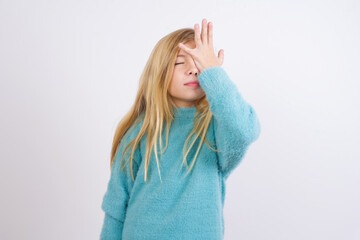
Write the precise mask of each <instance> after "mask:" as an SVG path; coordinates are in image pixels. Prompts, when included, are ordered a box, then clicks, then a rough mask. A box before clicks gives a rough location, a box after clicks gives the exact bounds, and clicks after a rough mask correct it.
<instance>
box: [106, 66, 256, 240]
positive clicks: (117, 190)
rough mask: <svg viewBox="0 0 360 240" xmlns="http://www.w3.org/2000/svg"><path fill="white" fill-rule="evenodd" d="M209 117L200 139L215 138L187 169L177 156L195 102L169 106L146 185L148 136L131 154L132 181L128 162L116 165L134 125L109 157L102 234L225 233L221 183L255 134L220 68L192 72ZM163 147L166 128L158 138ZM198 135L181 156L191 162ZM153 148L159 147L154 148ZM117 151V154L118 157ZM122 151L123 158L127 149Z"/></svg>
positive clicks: (130, 238)
mask: <svg viewBox="0 0 360 240" xmlns="http://www.w3.org/2000/svg"><path fill="white" fill-rule="evenodd" d="M198 81H199V84H200V87H201V88H202V89H203V91H204V92H205V94H206V98H207V100H208V102H209V104H210V111H211V112H212V114H213V117H212V120H211V122H210V125H209V128H208V131H207V134H206V138H207V139H208V140H209V143H210V144H212V143H215V147H214V145H212V147H213V148H215V149H217V150H220V152H215V151H213V150H211V149H210V148H209V147H208V146H207V145H206V143H205V142H203V146H202V147H201V150H200V151H199V153H198V156H197V159H196V161H195V164H194V166H193V168H192V170H191V172H190V173H189V174H188V175H187V176H186V177H184V176H185V173H186V172H187V171H188V169H187V167H186V165H185V164H184V165H183V167H182V168H181V169H180V166H181V164H182V161H183V154H182V149H183V146H184V143H185V140H186V138H187V136H188V135H189V133H190V131H191V130H192V128H193V126H194V125H193V118H194V115H195V113H196V108H195V107H189V108H181V107H179V108H178V109H176V108H174V114H175V115H174V116H175V119H174V121H173V122H172V124H171V128H170V132H169V142H168V146H167V149H166V151H165V152H164V153H162V154H160V153H159V154H158V159H159V168H160V173H161V180H160V176H159V172H158V166H157V163H156V159H155V154H154V150H153V151H152V154H151V159H150V163H149V168H148V182H147V183H145V182H144V164H145V160H144V159H145V158H144V156H145V151H146V143H147V137H146V136H147V135H146V134H145V135H144V137H143V139H141V141H140V145H139V146H138V148H137V149H136V151H135V153H134V158H133V159H134V160H133V173H134V178H135V182H133V181H132V179H131V174H130V170H129V164H128V163H127V164H126V167H125V170H124V171H125V173H126V174H124V173H123V172H122V170H121V169H119V164H120V160H121V156H122V151H123V150H124V148H125V147H126V145H127V143H128V142H129V141H130V140H132V139H133V138H134V137H135V136H136V135H137V133H138V132H139V130H140V128H141V126H142V121H141V122H140V123H138V124H137V125H136V126H135V128H134V130H133V131H132V132H130V134H129V137H128V138H126V139H127V140H126V141H125V143H123V145H122V147H121V148H120V149H119V151H118V154H117V155H116V156H115V160H114V164H113V167H112V172H111V176H110V180H109V182H108V186H107V191H106V193H105V195H104V197H103V203H102V206H101V207H102V210H103V211H104V212H105V217H104V222H103V227H102V231H101V234H100V239H103V240H110V239H123V240H155V239H156V240H165V239H166V240H170V239H171V240H178V239H179V240H180V239H181V240H184V239H186V240H195V239H196V240H202V239H204V240H205V239H206V240H221V239H223V237H224V217H223V207H224V200H225V181H226V179H227V177H228V176H229V174H230V173H231V172H232V171H233V170H234V169H235V168H236V167H237V166H238V165H239V163H240V162H241V161H242V159H243V158H244V155H245V153H246V151H247V149H248V147H249V145H250V144H251V143H252V142H254V141H255V140H256V139H257V138H258V137H259V135H260V123H259V120H258V118H257V116H256V113H255V111H254V109H253V108H252V106H251V105H249V104H248V103H247V102H246V101H245V100H244V99H243V97H242V95H241V94H240V93H239V91H238V89H237V86H236V85H235V84H234V83H233V82H232V81H231V80H230V78H229V77H228V75H227V73H226V72H225V70H224V69H223V68H222V67H220V66H219V67H211V68H208V69H205V70H204V71H203V72H201V73H200V75H199V76H198ZM162 141H163V147H164V146H165V143H166V130H165V131H164V133H163V135H162ZM199 142H200V140H199V139H198V140H197V141H196V142H195V146H193V148H192V150H191V151H190V152H189V155H188V157H187V163H188V166H189V167H190V165H191V163H192V161H193V158H194V156H195V154H196V151H197V146H198V144H199ZM158 151H160V149H159V148H158ZM120 153H121V154H120ZM127 153H128V154H127V155H125V157H124V160H123V161H125V160H126V159H127V158H128V156H129V155H130V151H128V152H127Z"/></svg>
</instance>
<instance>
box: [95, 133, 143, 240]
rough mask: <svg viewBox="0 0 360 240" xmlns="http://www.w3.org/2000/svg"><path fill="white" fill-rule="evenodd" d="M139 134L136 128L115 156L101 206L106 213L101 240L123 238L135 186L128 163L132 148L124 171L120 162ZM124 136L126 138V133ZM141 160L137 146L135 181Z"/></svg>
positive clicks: (134, 164) (133, 164)
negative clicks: (127, 212) (128, 145)
mask: <svg viewBox="0 0 360 240" xmlns="http://www.w3.org/2000/svg"><path fill="white" fill-rule="evenodd" d="M137 133H138V129H137V128H136V127H135V129H134V130H133V131H131V132H130V133H129V134H128V136H127V137H126V138H125V140H124V138H123V139H122V140H121V142H123V141H124V142H123V143H122V145H121V146H120V148H119V150H118V152H117V153H116V155H115V158H114V162H113V165H112V170H111V175H110V180H109V182H108V185H107V191H106V193H105V195H104V197H103V202H102V205H101V208H102V210H103V211H104V212H105V217H104V222H103V226H102V230H101V234H100V239H101V240H110V239H121V238H122V228H123V223H124V221H125V216H126V209H127V204H128V201H129V196H130V192H131V190H132V187H133V184H134V182H133V181H132V178H131V172H130V168H129V162H128V159H129V157H130V154H131V147H129V148H128V150H127V152H126V154H125V155H124V159H123V164H125V163H126V165H125V168H124V170H122V169H121V165H120V161H121V157H122V153H123V151H124V149H125V147H126V146H127V144H128V143H129V142H130V141H131V140H133V139H134V138H135V136H136V134H137ZM124 136H126V133H125V135H124ZM140 160H141V153H140V149H139V146H137V148H136V150H135V152H134V158H133V162H132V166H133V175H134V179H135V178H136V175H137V172H138V169H139V161H140ZM123 171H124V172H123Z"/></svg>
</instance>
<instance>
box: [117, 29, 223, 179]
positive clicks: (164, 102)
mask: <svg viewBox="0 0 360 240" xmlns="http://www.w3.org/2000/svg"><path fill="white" fill-rule="evenodd" d="M191 40H194V30H193V29H191V28H182V29H179V30H176V31H174V32H171V33H170V34H168V35H166V36H164V37H163V38H161V39H160V40H159V41H158V43H157V44H156V45H155V47H154V49H153V50H152V52H151V54H150V57H149V59H148V61H147V63H146V65H145V68H144V70H143V72H142V74H141V76H140V81H139V88H138V92H137V95H136V99H135V102H134V104H133V106H132V107H131V109H130V110H129V112H128V113H127V114H126V115H125V116H124V117H123V118H122V120H121V121H120V122H119V123H118V125H117V127H116V131H115V135H114V139H113V144H112V149H111V162H110V166H111V168H112V165H113V162H114V158H115V155H116V153H117V151H118V150H119V148H120V145H121V144H122V143H121V144H120V145H119V143H120V142H121V139H122V138H123V136H124V134H125V132H127V130H128V129H129V130H130V131H131V130H133V129H134V126H135V125H136V124H137V123H139V122H140V121H143V124H142V126H141V129H140V131H139V132H138V133H137V135H136V137H135V138H134V139H133V140H132V141H130V143H129V144H128V145H127V146H126V148H125V149H124V151H123V154H122V158H121V166H122V169H123V168H124V166H125V165H124V166H123V165H122V162H123V158H124V155H125V152H126V151H128V149H129V148H130V147H131V146H132V150H131V155H130V171H131V177H132V180H133V181H134V176H133V170H132V166H133V164H132V161H133V155H134V152H135V149H136V147H137V145H138V144H139V142H140V140H141V138H142V137H143V136H144V134H145V133H147V136H148V138H147V145H146V154H145V165H144V166H145V176H144V181H145V182H147V180H148V166H149V162H150V157H151V151H152V149H153V148H154V152H155V157H156V162H157V166H158V172H159V176H160V180H161V173H160V168H159V159H158V155H157V139H158V138H159V141H160V149H161V148H162V139H161V133H162V132H163V126H164V123H165V122H166V129H167V135H166V145H165V148H164V149H163V151H161V152H160V153H161V154H162V153H163V152H164V151H165V150H166V148H167V144H168V136H169V129H170V125H171V122H172V121H173V120H174V112H173V107H175V108H176V109H177V106H176V105H175V103H174V102H173V100H172V98H171V96H170V95H169V93H168V87H169V85H170V82H171V79H172V75H173V70H174V65H175V61H176V56H177V54H178V52H179V51H180V48H179V47H178V44H179V43H180V42H181V43H184V44H185V43H187V42H189V41H191ZM195 107H196V113H195V116H194V119H193V122H194V128H193V130H192V131H191V132H190V134H189V136H188V138H187V139H186V141H185V144H184V148H183V156H184V158H183V162H182V164H181V167H182V166H183V164H184V163H185V164H186V166H187V168H188V172H187V174H188V173H189V172H190V171H191V169H192V168H193V166H194V164H195V160H196V158H197V155H198V153H199V150H200V149H201V146H202V143H203V142H204V141H205V143H206V144H207V145H208V146H209V148H210V149H212V150H214V151H217V150H215V149H213V148H212V147H211V146H210V145H209V142H208V140H207V139H206V138H205V136H206V133H207V130H208V127H209V124H210V121H211V118H212V113H211V112H210V109H209V103H208V101H207V100H206V96H205V95H204V96H203V97H201V98H200V99H198V100H197V101H196V102H195ZM195 134H196V136H195V139H194V140H193V142H192V143H191V145H190V147H189V148H188V149H187V146H188V144H189V141H190V139H191V137H192V136H193V135H195ZM126 135H128V134H126ZM199 137H201V141H200V144H199V146H198V148H197V151H196V154H195V157H194V159H193V162H192V164H191V166H190V168H189V166H188V164H187V161H186V158H187V155H188V153H189V152H190V149H191V148H192V147H193V145H194V143H195V141H196V140H197V139H198V138H199ZM187 174H186V175H187Z"/></svg>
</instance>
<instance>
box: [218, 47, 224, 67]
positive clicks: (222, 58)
mask: <svg viewBox="0 0 360 240" xmlns="http://www.w3.org/2000/svg"><path fill="white" fill-rule="evenodd" d="M218 58H219V60H220V64H221V65H222V64H223V62H224V49H221V50H220V51H219V53H218Z"/></svg>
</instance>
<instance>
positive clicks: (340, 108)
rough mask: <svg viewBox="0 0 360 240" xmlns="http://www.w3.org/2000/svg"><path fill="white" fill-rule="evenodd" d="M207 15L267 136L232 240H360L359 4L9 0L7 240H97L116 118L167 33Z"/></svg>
mask: <svg viewBox="0 0 360 240" xmlns="http://www.w3.org/2000/svg"><path fill="white" fill-rule="evenodd" d="M203 18H206V19H207V20H208V21H212V22H213V23H214V44H215V48H216V51H218V50H220V49H224V50H225V61H224V64H223V67H224V69H225V70H226V71H227V73H228V75H229V76H230V78H231V79H232V81H234V82H235V83H236V84H237V86H238V87H239V91H240V92H241V93H242V95H243V96H244V98H245V99H246V100H247V101H248V102H249V103H250V104H251V105H252V106H253V107H254V109H255V111H256V113H257V115H258V117H259V119H260V122H261V135H260V138H259V139H258V140H257V141H256V142H255V143H253V145H252V146H251V147H250V148H249V151H248V152H247V154H246V156H245V158H244V159H243V162H242V163H241V164H240V165H239V167H238V168H237V169H236V170H235V171H234V172H233V173H232V175H230V177H229V179H228V181H227V185H226V186H227V192H226V199H225V208H224V216H225V239H226V240H232V239H236V240H237V239H244V240H263V239H274V240H288V239H292V240H303V239H314V240H315V239H316V240H318V239H326V240H332V239H338V240H355V239H360V228H359V224H360V205H359V202H360V190H359V183H360V174H359V173H360V163H359V161H360V148H359V146H360V144H359V143H360V141H359V135H360V127H359V120H360V97H359V93H360V91H359V90H360V88H359V85H360V84H359V80H360V73H359V67H360V44H359V43H360V3H359V1H355V0H353V1H350V0H346V1H344V0H342V1H340V0H336V1H334V0H333V1H320V0H299V1H285V0H283V1H280V0H272V1H265V0H263V1H248V0H247V1H235V0H233V1H230V0H226V1H224V0H223V1H219V0H218V1H190V0H185V1H165V0H163V1H160V0H158V1H122V2H120V1H105V0H104V1H94V0H86V1H85V0H84V1H79V0H76V1H75V0H72V1H70V0H66V1H65V0H62V1H39V0H33V1H19V0H17V1H14V0H12V1H9V0H1V1H0V80H1V83H0V84H1V85H0V97H1V102H0V112H1V118H0V128H1V129H0V132H1V134H0V136H1V139H0V145H1V153H0V154H1V155H0V159H1V166H0V169H1V170H0V171H1V172H0V176H1V179H0V184H1V185H0V186H1V204H0V207H1V209H0V211H1V215H0V221H1V232H0V239H8V240H12V239H55V240H57V239H59V240H60V239H61V240H63V239H98V238H99V235H100V230H101V226H102V223H103V217H104V213H103V212H102V210H101V202H102V198H103V195H104V194H105V191H106V186H107V182H108V180H109V177H110V150H111V144H112V138H113V134H114V131H115V127H116V124H117V123H118V122H119V120H120V119H121V118H122V116H124V114H125V113H126V112H127V111H128V110H129V109H130V106H131V105H132V103H133V101H134V100H135V94H136V92H137V86H138V80H139V77H140V73H141V71H142V70H143V68H144V66H145V63H146V61H147V59H148V57H149V55H150V52H151V51H152V49H153V47H154V46H155V44H156V43H157V41H158V40H159V39H160V38H162V37H163V36H165V35H166V34H168V33H170V32H172V31H174V30H176V29H179V28H183V27H192V28H193V27H194V24H195V23H201V20H202V19H203Z"/></svg>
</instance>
